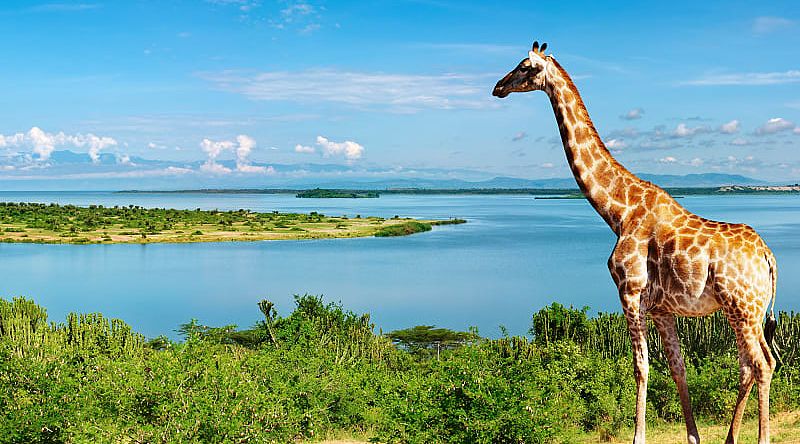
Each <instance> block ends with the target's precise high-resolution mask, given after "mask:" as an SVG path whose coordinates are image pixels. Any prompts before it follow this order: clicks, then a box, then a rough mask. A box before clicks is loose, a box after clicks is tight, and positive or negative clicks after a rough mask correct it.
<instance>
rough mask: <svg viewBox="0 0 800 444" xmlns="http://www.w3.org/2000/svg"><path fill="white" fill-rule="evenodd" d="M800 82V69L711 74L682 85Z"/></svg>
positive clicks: (749, 84)
mask: <svg viewBox="0 0 800 444" xmlns="http://www.w3.org/2000/svg"><path fill="white" fill-rule="evenodd" d="M796 82H800V70H789V71H783V72H750V73H732V74H709V75H707V76H704V77H701V78H699V79H694V80H687V81H685V82H681V83H680V84H681V85H692V86H719V85H726V86H729V85H748V86H751V85H778V84H782V83H796Z"/></svg>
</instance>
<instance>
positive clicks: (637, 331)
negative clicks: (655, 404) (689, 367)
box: [608, 236, 649, 444]
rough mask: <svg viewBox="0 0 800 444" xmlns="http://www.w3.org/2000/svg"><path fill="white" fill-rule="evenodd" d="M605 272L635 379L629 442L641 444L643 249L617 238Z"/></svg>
mask: <svg viewBox="0 0 800 444" xmlns="http://www.w3.org/2000/svg"><path fill="white" fill-rule="evenodd" d="M608 270H609V271H610V272H611V277H612V278H613V279H614V282H615V283H616V284H617V289H618V290H619V299H620V302H621V303H622V311H623V313H624V314H625V319H626V321H627V322H628V332H629V333H630V335H631V345H632V349H633V374H634V377H635V378H636V429H635V432H634V437H633V443H634V444H644V442H645V412H646V411H647V373H648V370H649V363H648V357H647V322H646V318H645V316H646V310H645V307H643V305H642V294H643V293H644V291H645V288H647V248H646V244H644V243H642V242H640V241H639V240H638V239H637V238H635V237H633V236H624V237H620V238H619V240H617V245H616V246H615V247H614V252H613V253H611V257H609V258H608Z"/></svg>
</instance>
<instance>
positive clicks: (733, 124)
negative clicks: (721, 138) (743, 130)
mask: <svg viewBox="0 0 800 444" xmlns="http://www.w3.org/2000/svg"><path fill="white" fill-rule="evenodd" d="M719 131H720V132H721V133H724V134H734V133H738V132H739V121H738V120H735V119H734V120H731V121H730V122H728V123H724V124H722V126H720V127H719Z"/></svg>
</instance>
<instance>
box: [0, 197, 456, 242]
mask: <svg viewBox="0 0 800 444" xmlns="http://www.w3.org/2000/svg"><path fill="white" fill-rule="evenodd" d="M455 220H458V219H450V220H445V221H436V220H415V219H410V218H399V217H395V218H392V219H384V218H380V217H364V218H362V217H361V216H360V215H359V216H356V217H354V218H348V217H347V216H341V217H331V216H325V215H323V214H320V213H317V212H311V213H309V214H303V213H279V212H277V211H274V212H271V213H257V212H253V211H249V210H237V211H217V210H211V211H206V210H200V209H197V210H174V209H161V208H142V207H138V206H133V205H131V206H127V207H117V206H115V207H103V206H101V205H99V206H98V205H91V206H89V207H78V206H74V205H56V204H32V203H0V242H6V243H46V244H118V243H136V244H144V243H160V242H169V243H185V242H224V241H260V240H298V239H324V238H350V237H369V236H381V235H385V233H386V232H387V230H388V232H391V233H393V234H392V235H405V234H412V233H417V232H420V231H427V230H429V229H430V227H431V226H432V225H440V224H448V223H454V222H452V221H455ZM459 221H460V220H459ZM410 225H411V226H414V227H415V228H418V227H427V230H421V229H413V230H409V229H408V228H407V227H408V226H410ZM399 227H403V228H399Z"/></svg>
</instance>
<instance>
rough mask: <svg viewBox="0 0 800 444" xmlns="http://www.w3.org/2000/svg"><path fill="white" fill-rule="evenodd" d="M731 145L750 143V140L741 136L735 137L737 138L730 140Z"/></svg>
mask: <svg viewBox="0 0 800 444" xmlns="http://www.w3.org/2000/svg"><path fill="white" fill-rule="evenodd" d="M731 145H736V146H745V145H750V142H749V141H748V140H747V139H743V138H741V137H737V138H735V139H733V140H731Z"/></svg>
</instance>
